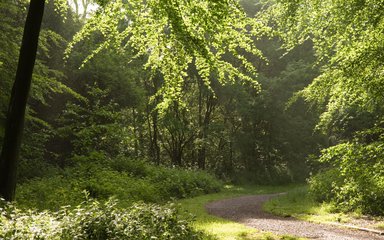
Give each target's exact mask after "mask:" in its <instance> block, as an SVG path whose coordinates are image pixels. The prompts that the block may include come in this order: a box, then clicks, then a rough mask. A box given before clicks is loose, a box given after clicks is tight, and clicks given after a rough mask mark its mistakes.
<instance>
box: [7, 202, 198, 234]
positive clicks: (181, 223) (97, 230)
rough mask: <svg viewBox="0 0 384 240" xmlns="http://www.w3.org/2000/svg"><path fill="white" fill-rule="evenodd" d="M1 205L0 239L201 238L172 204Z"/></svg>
mask: <svg viewBox="0 0 384 240" xmlns="http://www.w3.org/2000/svg"><path fill="white" fill-rule="evenodd" d="M2 205H3V207H2V208H0V223H1V225H2V227H1V228H0V239H41V240H45V239H47V240H56V239H57V240H58V239H61V240H72V239H87V240H107V239H130V240H136V239H137V240H146V239H148V240H149V239H151V240H152V239H159V240H161V239H186V240H192V239H202V234H201V233H199V232H196V231H195V230H193V228H192V227H191V226H190V219H181V218H180V217H179V215H178V213H177V211H176V210H175V209H174V208H172V207H159V206H156V205H148V204H135V205H133V206H131V207H130V208H128V209H126V210H122V209H119V208H117V207H116V201H114V200H110V201H107V202H105V203H104V204H101V203H99V202H97V201H88V202H84V203H82V204H81V205H79V206H78V207H77V208H75V209H72V210H69V209H68V208H62V209H61V210H60V211H58V212H48V211H44V212H35V211H21V210H19V209H17V208H15V207H14V206H13V205H10V204H5V203H4V202H2Z"/></svg>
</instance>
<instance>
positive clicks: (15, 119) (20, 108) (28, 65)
mask: <svg viewBox="0 0 384 240" xmlns="http://www.w3.org/2000/svg"><path fill="white" fill-rule="evenodd" d="M44 5H45V1H44V0H31V2H30V6H29V10H28V15H27V19H26V21H25V27H24V34H23V39H22V44H21V49H20V56H19V63H18V67H17V72H16V78H15V83H14V85H13V88H12V94H11V99H10V104H9V108H8V113H7V121H6V126H5V134H4V143H3V147H2V151H1V156H0V196H1V197H3V198H4V199H5V200H7V201H12V200H13V199H14V195H15V188H16V171H17V163H18V157H19V151H20V144H21V137H22V133H23V127H24V116H25V108H26V105H27V99H28V95H29V90H30V86H31V80H32V72H33V67H34V65H35V59H36V52H37V45H38V40H39V33H40V27H41V22H42V19H43V14H44Z"/></svg>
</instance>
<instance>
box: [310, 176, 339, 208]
mask: <svg viewBox="0 0 384 240" xmlns="http://www.w3.org/2000/svg"><path fill="white" fill-rule="evenodd" d="M342 181H343V179H342V176H340V173H339V171H338V170H337V169H330V170H326V171H323V172H320V173H318V174H316V175H315V176H313V177H311V178H310V179H309V192H310V195H311V196H312V197H313V199H314V200H316V201H318V202H330V201H332V199H333V198H334V197H335V196H336V193H335V189H336V188H337V186H340V185H341V184H342Z"/></svg>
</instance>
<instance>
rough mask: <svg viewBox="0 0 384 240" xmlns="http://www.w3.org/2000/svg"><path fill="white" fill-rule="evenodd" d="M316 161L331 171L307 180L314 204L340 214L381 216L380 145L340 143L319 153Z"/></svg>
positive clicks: (383, 168) (383, 164)
mask: <svg viewBox="0 0 384 240" xmlns="http://www.w3.org/2000/svg"><path fill="white" fill-rule="evenodd" d="M320 161H322V162H327V163H329V164H331V165H332V170H329V171H327V172H323V173H320V174H319V175H316V176H314V177H312V178H311V180H310V192H311V193H312V194H313V195H314V196H315V198H316V199H317V200H321V201H323V200H325V201H331V202H334V204H335V207H336V208H338V209H340V210H344V211H356V210H358V211H361V212H362V213H368V214H374V215H384V142H383V141H376V142H371V143H369V144H363V143H359V142H351V143H343V144H339V145H336V146H334V147H331V148H328V149H326V150H324V151H323V153H322V156H321V157H320Z"/></svg>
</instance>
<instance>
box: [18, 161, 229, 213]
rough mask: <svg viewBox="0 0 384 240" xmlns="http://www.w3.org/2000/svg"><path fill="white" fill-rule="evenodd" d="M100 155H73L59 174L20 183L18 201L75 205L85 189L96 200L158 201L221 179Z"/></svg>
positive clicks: (211, 186)
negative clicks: (72, 161) (71, 164)
mask: <svg viewBox="0 0 384 240" xmlns="http://www.w3.org/2000/svg"><path fill="white" fill-rule="evenodd" d="M95 157H96V158H97V159H99V161H95V160H94V158H95ZM102 159H103V157H100V156H98V155H95V154H91V155H90V156H88V157H87V156H77V157H76V161H77V163H78V164H77V165H76V166H75V167H73V168H68V169H67V170H65V171H63V172H62V174H61V175H56V176H53V177H48V178H40V179H34V180H31V181H28V182H26V183H23V184H21V185H20V186H18V189H17V192H16V200H17V202H18V204H20V205H21V206H24V207H28V208H37V209H50V210H58V209H59V208H60V206H63V205H72V206H75V205H78V204H79V203H81V202H82V201H83V200H84V196H85V194H84V193H85V192H86V194H88V195H89V196H90V197H91V198H96V199H98V200H107V199H108V198H110V197H112V196H115V197H116V198H117V199H119V200H121V202H122V203H124V205H125V206H129V205H131V204H132V203H134V202H138V201H144V202H152V203H159V202H165V201H169V200H171V199H172V198H185V197H192V196H197V195H199V194H204V193H211V192H218V191H219V190H220V189H221V183H220V182H219V181H218V180H217V179H216V178H214V177H213V176H211V175H209V174H208V173H206V172H202V171H189V170H182V169H176V168H175V169H169V168H165V167H160V166H154V165H151V164H149V163H146V162H144V161H136V160H135V161H134V160H129V159H124V158H119V159H116V161H115V160H111V159H104V160H102ZM87 160H89V161H88V162H87Z"/></svg>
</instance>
